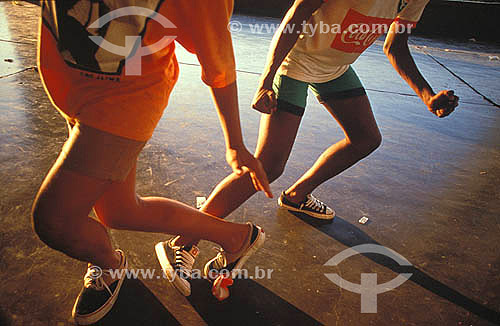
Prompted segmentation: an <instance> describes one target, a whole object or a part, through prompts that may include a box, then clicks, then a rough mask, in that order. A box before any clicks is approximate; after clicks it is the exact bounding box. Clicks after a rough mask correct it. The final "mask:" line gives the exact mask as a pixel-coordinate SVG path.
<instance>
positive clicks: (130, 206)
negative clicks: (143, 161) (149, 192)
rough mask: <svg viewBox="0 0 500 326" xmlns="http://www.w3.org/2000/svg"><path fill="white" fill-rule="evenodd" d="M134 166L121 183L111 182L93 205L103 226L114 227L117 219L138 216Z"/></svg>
mask: <svg viewBox="0 0 500 326" xmlns="http://www.w3.org/2000/svg"><path fill="white" fill-rule="evenodd" d="M136 165H137V163H135V164H134V166H133V167H132V169H131V170H130V172H129V174H128V176H127V177H126V178H125V180H123V181H117V182H113V183H112V184H110V185H109V187H107V188H106V191H105V192H103V193H102V195H101V196H100V197H99V199H98V200H97V201H96V203H95V204H94V210H95V212H96V214H97V217H98V218H99V220H100V221H101V222H102V223H103V224H105V225H114V224H116V223H117V219H120V218H123V219H125V218H128V217H130V216H136V215H138V214H137V212H138V208H139V197H138V196H137V194H136V191H135V177H136Z"/></svg>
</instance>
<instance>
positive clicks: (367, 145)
mask: <svg viewBox="0 0 500 326" xmlns="http://www.w3.org/2000/svg"><path fill="white" fill-rule="evenodd" d="M325 107H326V109H327V110H328V111H329V112H330V113H331V114H332V115H333V117H334V118H335V119H336V120H337V122H338V123H339V124H340V126H341V127H342V130H343V131H344V134H345V138H344V139H343V140H341V141H339V142H337V143H336V144H333V145H332V146H331V147H329V148H328V149H327V150H326V151H325V152H324V153H323V154H321V156H320V157H319V158H318V159H317V161H316V162H315V163H314V165H313V166H312V167H311V168H310V169H309V170H308V171H307V172H306V173H305V174H304V175H303V176H302V177H300V179H299V180H297V182H295V184H294V185H293V186H291V187H290V188H288V189H287V190H286V191H285V194H286V195H287V197H288V198H289V199H290V200H291V201H293V202H295V203H300V202H302V201H303V200H304V199H305V197H306V196H307V195H308V194H310V193H311V192H312V191H313V190H314V189H316V187H318V186H319V185H320V184H322V183H323V182H325V181H326V180H329V179H331V178H333V177H334V176H336V175H338V174H339V173H341V172H342V171H344V170H346V169H347V168H349V167H351V166H352V165H354V164H355V163H356V162H358V161H359V160H361V159H362V158H364V157H366V156H368V155H369V154H370V153H371V152H373V151H374V150H375V149H376V148H377V147H378V146H379V145H380V143H381V139H382V138H381V135H380V131H379V129H378V127H377V123H376V121H375V118H374V116H373V112H372V110H371V106H370V102H369V100H368V97H367V96H360V97H356V98H350V99H343V100H332V101H329V102H328V103H325Z"/></svg>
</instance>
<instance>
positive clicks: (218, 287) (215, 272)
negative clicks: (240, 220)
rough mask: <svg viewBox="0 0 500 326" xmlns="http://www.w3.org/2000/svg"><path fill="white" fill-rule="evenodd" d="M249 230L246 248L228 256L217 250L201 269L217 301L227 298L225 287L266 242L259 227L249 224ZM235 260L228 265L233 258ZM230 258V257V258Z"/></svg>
mask: <svg viewBox="0 0 500 326" xmlns="http://www.w3.org/2000/svg"><path fill="white" fill-rule="evenodd" d="M247 224H248V225H250V227H251V230H250V233H249V237H248V239H247V246H246V248H245V249H242V250H241V251H240V252H239V253H236V254H229V253H226V252H225V251H224V249H222V248H219V249H218V253H217V255H216V256H215V257H214V258H212V259H211V260H209V261H208V262H207V263H206V264H205V267H204V268H203V275H204V277H205V278H207V279H208V280H210V281H212V282H213V287H212V294H213V295H214V296H215V297H216V298H217V299H219V300H224V299H226V298H227V297H229V291H228V290H227V286H229V285H232V284H233V279H234V278H237V277H238V275H239V274H240V272H241V269H242V267H243V265H244V264H245V262H246V261H247V260H248V258H250V256H252V255H253V254H254V253H255V252H256V251H257V250H258V249H259V248H260V247H261V246H262V245H263V244H264V241H265V240H266V234H265V232H264V230H262V228H261V227H259V226H257V225H254V224H252V223H250V222H248V223H247ZM235 255H236V256H237V259H236V260H234V261H233V262H231V263H229V262H228V261H229V260H232V259H231V258H232V257H234V256H235ZM231 256H232V257H231Z"/></svg>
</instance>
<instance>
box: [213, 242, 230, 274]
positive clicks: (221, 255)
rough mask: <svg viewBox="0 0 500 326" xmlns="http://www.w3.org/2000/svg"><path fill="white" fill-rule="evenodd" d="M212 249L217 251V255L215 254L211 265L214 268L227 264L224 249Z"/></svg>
mask: <svg viewBox="0 0 500 326" xmlns="http://www.w3.org/2000/svg"><path fill="white" fill-rule="evenodd" d="M214 250H215V251H217V255H216V256H215V259H214V261H213V262H212V264H213V265H212V267H214V268H216V269H223V268H226V266H227V257H226V253H225V252H224V249H222V248H217V247H214Z"/></svg>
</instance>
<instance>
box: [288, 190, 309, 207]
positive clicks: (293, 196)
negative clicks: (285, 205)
mask: <svg viewBox="0 0 500 326" xmlns="http://www.w3.org/2000/svg"><path fill="white" fill-rule="evenodd" d="M306 196H307V194H304V195H302V194H299V193H298V192H297V191H295V190H294V191H289V190H287V191H285V197H286V199H288V200H289V201H291V202H292V203H294V204H300V203H302V202H303V201H304V200H305V199H306Z"/></svg>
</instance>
